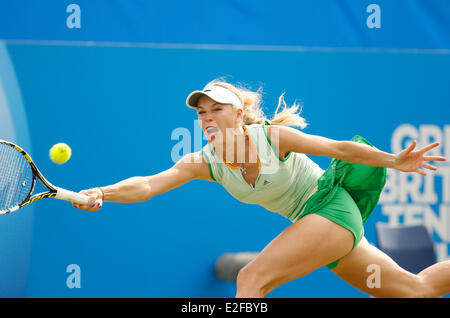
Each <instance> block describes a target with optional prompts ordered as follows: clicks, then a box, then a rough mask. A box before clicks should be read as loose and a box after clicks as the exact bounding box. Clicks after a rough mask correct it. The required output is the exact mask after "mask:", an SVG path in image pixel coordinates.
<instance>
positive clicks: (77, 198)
mask: <svg viewBox="0 0 450 318" xmlns="http://www.w3.org/2000/svg"><path fill="white" fill-rule="evenodd" d="M56 191H57V192H56V195H55V197H54V198H55V199H59V200H65V201H70V202H73V203H77V204H82V205H87V204H89V197H88V196H87V195H84V194H81V193H77V192H73V191H69V190H65V189H62V188H56Z"/></svg>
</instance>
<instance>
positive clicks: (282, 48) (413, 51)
mask: <svg viewBox="0 0 450 318" xmlns="http://www.w3.org/2000/svg"><path fill="white" fill-rule="evenodd" d="M0 42H3V43H6V44H18V45H49V46H85V47H93V46H99V47H134V48H155V49H177V50H226V51H277V52H344V53H409V54H441V55H448V54H450V49H415V48H408V49H402V48H353V47H325V46H324V47H320V46H283V45H247V44H245V45H240V44H188V43H137V42H102V41H58V40H8V39H0Z"/></svg>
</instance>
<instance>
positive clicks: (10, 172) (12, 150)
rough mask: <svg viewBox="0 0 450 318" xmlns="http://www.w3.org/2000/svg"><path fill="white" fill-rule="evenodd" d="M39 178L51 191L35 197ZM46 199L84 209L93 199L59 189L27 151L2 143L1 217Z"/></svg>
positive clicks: (0, 178)
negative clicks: (77, 205)
mask: <svg viewBox="0 0 450 318" xmlns="http://www.w3.org/2000/svg"><path fill="white" fill-rule="evenodd" d="M36 178H37V179H39V180H40V181H41V182H42V184H43V185H44V186H45V187H47V189H48V190H49V191H47V192H42V193H37V194H34V195H32V194H33V191H34V188H35V186H36ZM45 198H55V199H59V200H65V201H70V202H74V203H77V204H83V205H86V204H88V203H89V197H88V196H86V195H84V194H80V193H76V192H72V191H68V190H65V189H62V188H59V187H55V186H54V185H53V184H51V183H50V182H48V181H47V179H45V178H44V176H43V175H42V174H41V173H40V171H39V170H38V168H37V167H36V165H35V164H34V162H33V160H32V159H31V157H30V156H29V155H28V154H27V153H26V152H25V150H23V149H22V148H20V147H19V146H17V145H15V144H13V143H12V142H9V141H5V140H0V214H5V213H10V212H14V211H17V210H18V209H20V208H23V207H24V206H26V205H27V204H30V203H32V202H35V201H37V200H41V199H45Z"/></svg>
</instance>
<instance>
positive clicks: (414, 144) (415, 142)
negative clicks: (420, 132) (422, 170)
mask: <svg viewBox="0 0 450 318" xmlns="http://www.w3.org/2000/svg"><path fill="white" fill-rule="evenodd" d="M416 145H417V141H415V140H413V142H412V143H411V144H410V145H409V147H408V148H406V152H411V151H413V149H414V148H415V147H416Z"/></svg>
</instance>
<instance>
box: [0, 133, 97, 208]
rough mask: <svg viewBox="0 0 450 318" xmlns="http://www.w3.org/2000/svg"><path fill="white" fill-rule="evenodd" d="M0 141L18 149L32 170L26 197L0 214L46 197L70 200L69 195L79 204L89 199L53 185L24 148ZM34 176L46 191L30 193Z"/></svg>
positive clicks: (34, 182) (34, 184)
mask: <svg viewBox="0 0 450 318" xmlns="http://www.w3.org/2000/svg"><path fill="white" fill-rule="evenodd" d="M0 143H3V144H6V145H8V146H10V147H13V148H15V149H16V150H17V151H19V152H20V153H21V154H22V155H23V156H24V157H25V158H26V159H27V161H28V163H29V164H30V166H31V170H32V172H33V179H32V185H31V188H30V191H29V192H28V195H27V196H26V198H25V199H24V200H23V201H22V202H21V203H19V204H17V205H15V206H14V207H12V208H9V209H6V210H3V211H0V214H5V213H10V212H14V211H17V210H18V209H20V208H23V207H24V206H26V205H28V204H30V203H33V202H35V201H37V200H41V199H46V198H55V199H60V200H66V201H71V200H70V199H68V198H69V197H76V198H77V199H78V200H79V201H80V202H77V203H81V204H86V202H87V201H88V200H89V198H88V197H87V196H85V195H83V194H80V193H75V192H72V191H68V190H65V189H62V188H58V187H56V186H54V185H53V184H52V183H51V182H49V181H48V180H47V179H46V178H45V177H44V176H43V175H42V173H41V172H40V171H39V169H38V167H37V166H36V164H35V163H34V162H33V159H32V158H31V156H30V155H29V154H28V153H27V152H26V151H25V150H23V149H22V148H21V147H20V146H18V145H16V144H14V143H12V142H10V141H6V140H1V139H0ZM36 178H37V179H39V180H40V181H41V182H42V184H43V185H44V186H45V187H46V188H47V189H48V190H49V191H48V192H41V193H37V194H34V195H32V193H33V191H34V188H35V186H36ZM86 200H87V201H86ZM81 201H83V202H81ZM72 202H73V201H72Z"/></svg>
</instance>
